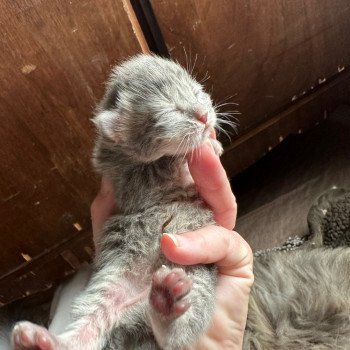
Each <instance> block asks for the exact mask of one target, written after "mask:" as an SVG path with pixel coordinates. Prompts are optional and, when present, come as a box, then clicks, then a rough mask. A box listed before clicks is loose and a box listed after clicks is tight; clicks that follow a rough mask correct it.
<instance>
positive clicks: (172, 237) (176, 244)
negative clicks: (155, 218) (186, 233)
mask: <svg viewBox="0 0 350 350" xmlns="http://www.w3.org/2000/svg"><path fill="white" fill-rule="evenodd" d="M163 238H165V239H170V240H171V241H172V242H173V244H174V245H175V246H176V247H178V246H179V242H178V240H177V238H176V237H175V236H174V235H172V234H170V233H163Z"/></svg>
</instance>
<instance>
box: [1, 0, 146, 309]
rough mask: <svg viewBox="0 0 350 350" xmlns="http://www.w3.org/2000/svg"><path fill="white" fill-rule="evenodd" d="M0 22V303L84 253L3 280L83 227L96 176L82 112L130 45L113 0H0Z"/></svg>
mask: <svg viewBox="0 0 350 350" xmlns="http://www.w3.org/2000/svg"><path fill="white" fill-rule="evenodd" d="M0 25H1V28H2V29H1V33H0V65H1V70H0V82H1V89H0V114H1V128H0V159H1V171H0V185H1V186H0V198H1V207H0V242H1V254H0V300H1V302H2V303H6V302H8V301H9V300H11V299H12V300H13V299H14V298H16V297H17V296H18V295H19V294H20V295H22V294H23V293H24V294H25V293H27V294H28V293H31V292H33V291H34V290H35V289H38V288H42V287H43V286H45V285H50V283H52V282H53V281H54V280H55V279H56V278H58V277H60V276H62V274H64V273H65V272H66V271H69V270H72V266H71V265H72V263H73V261H75V263H76V262H77V261H80V262H83V261H84V260H88V257H85V258H82V259H78V260H74V259H73V260H72V258H71V259H70V258H69V256H71V255H70V254H69V253H66V254H65V259H64V256H63V257H60V259H59V260H57V259H56V261H55V260H45V261H47V265H46V266H45V267H44V266H42V268H43V269H45V270H46V273H45V276H43V277H42V278H38V279H37V280H36V282H35V283H34V279H33V278H32V279H31V280H30V282H28V283H27V282H26V283H25V284H23V285H22V284H21V283H19V282H18V281H17V282H18V286H19V287H18V290H19V291H18V293H17V294H18V295H17V294H16V291H14V289H13V288H15V285H13V284H10V283H9V281H10V280H9V279H6V278H5V279H3V278H4V276H8V274H9V273H10V274H11V271H16V273H18V274H19V275H20V274H21V272H20V271H21V269H19V270H18V267H21V266H23V264H24V265H26V264H30V261H31V260H33V261H36V257H38V256H41V255H42V254H43V253H45V252H50V251H52V247H55V246H57V244H59V243H60V242H62V241H64V240H69V239H71V238H73V237H74V238H75V237H77V236H78V237H79V235H82V232H86V230H89V228H90V213H89V206H90V202H91V200H92V198H93V196H94V194H95V193H96V190H97V185H98V183H97V177H96V176H95V175H94V173H93V171H92V167H91V165H90V154H91V150H92V143H93V139H94V130H93V128H92V125H91V122H90V118H91V116H92V113H93V109H94V106H95V103H96V101H97V100H98V99H99V98H100V97H101V96H102V93H103V87H104V85H103V82H104V81H105V79H106V77H107V75H108V73H109V71H110V67H111V66H112V65H113V64H115V63H116V62H117V61H118V60H121V59H124V58H125V57H127V56H129V55H133V54H135V53H137V52H138V51H140V47H139V44H138V42H137V40H136V38H135V36H134V34H133V31H132V28H131V25H130V23H129V20H128V17H127V15H126V13H125V11H124V9H123V4H122V1H120V0H117V1H116V0H101V1H98V2H95V1H93V0H85V1H80V0H76V1H74V0H71V1H68V0H67V1H66V0H65V1H60V0H46V1H40V0H26V1H5V2H1V3H0ZM79 227H81V228H82V229H83V230H82V231H80V228H79ZM82 237H85V236H82ZM85 238H86V237H85ZM65 249H69V248H68V247H66V248H65ZM81 249H83V247H81ZM80 251H81V250H80V248H79V249H77V251H76V252H72V250H71V253H72V254H73V255H77V256H78V255H79V254H80V253H79V252H80ZM71 257H72V256H71ZM67 260H68V261H69V260H70V262H67ZM26 261H29V262H26ZM20 277H21V276H19V277H18V278H20ZM22 280H23V278H22ZM40 285H41V287H40ZM10 286H12V287H11V288H10ZM5 290H7V292H5ZM5 294H6V295H5Z"/></svg>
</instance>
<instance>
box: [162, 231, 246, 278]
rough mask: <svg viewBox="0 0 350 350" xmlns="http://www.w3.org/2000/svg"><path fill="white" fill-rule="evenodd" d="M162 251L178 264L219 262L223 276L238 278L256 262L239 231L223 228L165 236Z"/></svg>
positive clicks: (217, 263) (217, 264)
mask: <svg viewBox="0 0 350 350" xmlns="http://www.w3.org/2000/svg"><path fill="white" fill-rule="evenodd" d="M161 248H162V251H163V253H164V255H165V256H166V257H167V258H168V259H169V260H171V261H173V262H175V263H177V264H181V265H195V264H210V263H215V264H216V266H217V267H218V269H219V272H220V273H221V274H223V275H228V276H235V277H237V274H240V273H242V274H246V273H247V271H250V270H249V269H248V270H247V269H246V266H247V265H251V264H252V259H253V258H252V251H251V248H250V246H249V245H248V243H247V242H246V241H245V240H244V239H243V238H242V237H241V236H240V235H239V234H238V233H237V232H234V231H230V230H227V229H225V228H223V227H220V226H207V227H204V228H201V229H199V230H196V231H191V232H186V233H183V234H176V235H170V234H167V233H165V234H163V236H162V238H161ZM250 273H251V271H250ZM242 277H245V276H242Z"/></svg>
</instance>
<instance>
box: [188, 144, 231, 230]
mask: <svg viewBox="0 0 350 350" xmlns="http://www.w3.org/2000/svg"><path fill="white" fill-rule="evenodd" d="M188 165H189V170H190V173H191V175H192V177H193V180H194V182H195V184H196V186H197V189H198V192H199V194H200V195H201V196H202V198H203V199H204V201H205V202H206V203H207V205H208V206H209V207H210V208H211V209H212V210H213V212H214V217H215V220H216V222H217V223H218V224H219V225H221V226H223V227H225V228H227V229H233V228H234V226H235V222H236V216H237V204H236V198H235V196H234V195H233V193H232V190H231V186H230V183H229V181H228V179H227V175H226V172H225V170H224V168H223V166H222V164H221V162H220V159H219V157H218V156H217V155H216V154H215V153H214V150H213V147H212V146H211V145H210V144H209V143H205V144H204V145H202V146H201V147H200V148H198V149H196V150H195V151H193V152H192V153H191V154H190V155H189V156H188Z"/></svg>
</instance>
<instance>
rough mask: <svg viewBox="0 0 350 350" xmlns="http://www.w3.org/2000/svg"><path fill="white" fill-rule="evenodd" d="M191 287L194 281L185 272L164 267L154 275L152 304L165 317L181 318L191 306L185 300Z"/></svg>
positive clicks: (151, 295)
mask: <svg viewBox="0 0 350 350" xmlns="http://www.w3.org/2000/svg"><path fill="white" fill-rule="evenodd" d="M191 287H192V280H191V279H190V277H188V276H187V274H186V272H185V271H184V270H182V269H179V268H174V269H169V268H168V267H165V266H163V267H161V268H160V269H159V270H158V271H157V272H156V273H155V274H154V275H153V279H152V288H151V292H150V303H151V305H152V307H153V308H154V309H155V310H156V311H157V312H158V313H160V314H162V315H163V316H167V317H178V316H181V315H182V314H183V313H184V312H185V311H186V310H187V309H188V308H189V307H190V306H191V304H190V303H189V302H188V301H186V300H183V298H184V296H185V295H186V294H187V293H188V292H189V291H190V290H191Z"/></svg>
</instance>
